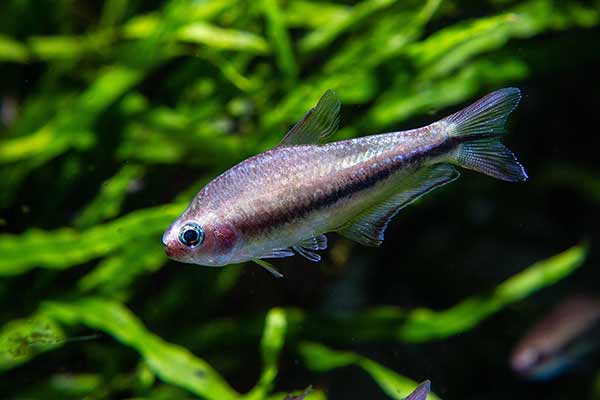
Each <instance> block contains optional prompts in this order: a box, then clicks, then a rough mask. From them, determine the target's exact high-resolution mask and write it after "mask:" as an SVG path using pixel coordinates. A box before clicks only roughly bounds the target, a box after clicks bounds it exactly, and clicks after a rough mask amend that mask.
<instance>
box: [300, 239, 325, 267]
mask: <svg viewBox="0 0 600 400" xmlns="http://www.w3.org/2000/svg"><path fill="white" fill-rule="evenodd" d="M292 248H293V249H294V250H296V253H298V254H300V255H301V256H302V257H305V258H307V259H308V260H310V261H313V262H319V261H321V256H320V255H318V254H317V253H314V252H313V251H315V250H325V249H326V248H327V236H325V235H319V236H316V237H311V238H308V239H305V240H303V241H301V242H300V243H298V244H297V245H295V246H293V247H292Z"/></svg>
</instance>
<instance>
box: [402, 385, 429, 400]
mask: <svg viewBox="0 0 600 400" xmlns="http://www.w3.org/2000/svg"><path fill="white" fill-rule="evenodd" d="M430 390H431V382H430V381H428V380H427V381H425V382H423V383H421V384H420V385H419V386H417V388H416V389H415V390H414V391H413V392H412V393H411V394H409V395H408V397H406V398H405V399H404V400H425V399H426V398H427V395H428V394H429V391H430Z"/></svg>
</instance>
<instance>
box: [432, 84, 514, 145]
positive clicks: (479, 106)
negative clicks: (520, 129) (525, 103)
mask: <svg viewBox="0 0 600 400" xmlns="http://www.w3.org/2000/svg"><path fill="white" fill-rule="evenodd" d="M520 100H521V91H520V90H519V89H517V88H504V89H500V90H496V91H495V92H492V93H490V94H488V95H486V96H484V97H482V98H481V99H479V100H477V101H476V102H475V103H473V104H471V105H470V106H468V107H466V108H464V109H462V110H460V111H458V112H456V113H454V114H452V115H450V116H448V117H446V118H444V119H443V120H442V121H445V122H446V123H449V124H452V125H450V126H449V129H450V131H449V134H450V136H456V137H462V138H466V137H472V136H476V137H482V136H498V135H502V134H503V133H505V132H506V130H505V125H506V120H507V119H508V116H509V115H510V113H511V112H512V111H513V110H514V109H515V108H517V106H518V105H519V101H520Z"/></svg>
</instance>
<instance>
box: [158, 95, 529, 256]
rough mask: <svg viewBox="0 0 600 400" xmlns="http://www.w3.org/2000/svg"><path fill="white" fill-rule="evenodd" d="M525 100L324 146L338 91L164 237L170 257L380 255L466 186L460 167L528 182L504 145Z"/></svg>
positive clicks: (503, 98)
mask: <svg viewBox="0 0 600 400" xmlns="http://www.w3.org/2000/svg"><path fill="white" fill-rule="evenodd" d="M519 98H520V95H519V92H518V90H517V89H503V90H501V91H498V92H495V93H492V94H490V95H488V96H486V97H484V98H483V99H481V100H480V101H479V102H477V103H475V104H474V105H472V106H470V107H469V108H467V109H465V110H463V111H460V112H458V113H456V114H453V115H451V116H449V117H447V118H445V119H443V120H441V121H438V122H436V123H433V124H431V125H429V126H426V127H423V128H419V129H414V130H410V131H404V132H392V133H386V134H380V135H373V136H368V137H362V138H357V139H351V140H345V141H340V142H333V143H322V141H324V139H326V138H327V136H329V135H330V134H331V133H333V132H334V131H335V128H336V127H337V121H338V110H339V102H338V101H337V98H335V96H334V95H333V93H332V92H331V91H328V92H327V93H326V94H325V95H324V96H323V98H322V99H321V100H320V101H319V103H318V104H317V106H316V107H315V108H314V109H312V110H311V111H310V112H309V113H308V114H307V115H306V116H305V117H304V119H303V120H301V121H300V122H299V123H298V124H296V126H294V127H293V128H292V130H291V131H290V132H289V133H288V134H287V135H286V136H285V138H284V139H283V141H282V143H281V144H280V145H279V146H277V147H275V148H273V149H271V150H268V151H266V152H264V153H261V154H258V155H256V156H254V157H251V158H249V159H247V160H245V161H243V162H241V163H240V164H238V165H236V166H234V167H233V168H231V169H230V170H228V171H226V172H225V173H223V174H222V175H220V176H219V177H217V178H215V179H214V180H213V181H212V182H210V183H209V184H208V185H207V186H205V187H204V188H203V189H202V190H201V191H200V192H199V193H198V194H197V196H196V197H195V198H194V199H193V200H192V202H191V204H190V205H189V207H188V208H187V209H186V210H185V211H184V212H183V214H182V215H181V216H180V217H179V218H178V219H177V220H176V221H175V222H174V223H173V224H172V225H171V226H170V227H169V229H167V231H166V232H165V234H164V236H163V243H164V245H165V247H166V252H167V255H169V257H171V258H174V259H176V260H179V261H183V262H189V263H196V264H202V265H209V266H222V265H226V264H231V263H238V262H243V261H248V260H259V259H264V258H275V257H287V256H291V255H293V254H294V251H295V252H296V253H299V254H301V255H303V256H305V257H306V258H308V259H310V260H313V261H318V260H319V259H320V257H319V255H318V254H316V253H314V251H315V250H322V249H324V248H326V246H327V241H326V238H325V236H323V234H324V233H326V232H332V231H336V232H338V233H340V234H342V235H344V236H346V237H349V238H350V239H353V240H355V241H358V242H360V243H362V244H365V245H375V246H377V245H379V244H380V243H381V242H382V241H383V233H384V231H385V228H386V226H387V224H388V222H389V220H390V219H391V218H392V217H393V216H394V215H395V214H396V213H397V212H398V211H399V210H400V209H401V208H402V207H404V206H405V205H407V204H409V203H410V202H411V201H413V200H415V199H416V198H418V197H420V196H421V195H423V194H425V193H427V192H429V191H431V190H433V189H435V188H436V187H439V186H441V185H443V184H446V183H448V182H450V181H452V180H454V179H456V178H457V177H458V176H459V174H458V172H457V171H456V169H455V168H454V167H453V166H452V165H451V164H456V165H461V166H464V167H466V168H470V169H474V170H479V171H481V172H484V173H487V174H488V175H492V176H495V177H497V178H500V179H504V180H510V181H516V180H524V179H525V178H526V174H525V171H524V169H523V168H522V167H521V165H520V164H518V162H517V161H516V159H515V158H514V156H513V155H512V153H511V152H510V151H509V150H508V149H506V148H505V147H504V146H503V145H501V144H500V143H499V140H498V137H499V135H500V134H501V133H502V129H503V126H504V123H505V121H506V118H507V116H508V114H509V113H510V111H512V109H514V107H515V106H516V104H517V103H518V99H519ZM190 223H193V224H197V226H199V227H201V229H202V234H203V235H202V236H203V242H202V243H201V244H199V245H197V246H189V245H186V241H185V238H184V239H181V235H182V234H183V231H182V229H183V230H185V229H187V228H184V227H185V226H186V224H190ZM187 226H189V225H187ZM182 241H183V242H182ZM188 244H189V243H188ZM261 265H262V264H261Z"/></svg>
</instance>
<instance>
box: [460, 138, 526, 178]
mask: <svg viewBox="0 0 600 400" xmlns="http://www.w3.org/2000/svg"><path fill="white" fill-rule="evenodd" d="M454 160H455V161H456V163H457V164H458V165H460V166H461V167H464V168H468V169H472V170H473V171H477V172H482V173H484V174H486V175H489V176H492V177H494V178H498V179H502V180H504V181H509V182H519V181H525V180H527V172H526V171H525V168H524V167H523V166H522V165H521V163H519V161H518V160H517V157H516V156H515V155H514V154H513V152H512V151H510V150H509V149H508V148H507V147H506V146H504V145H503V144H502V143H500V141H499V140H498V138H489V137H488V138H483V139H478V140H469V141H466V142H464V143H461V144H459V145H458V147H457V149H456V151H455V153H454Z"/></svg>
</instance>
